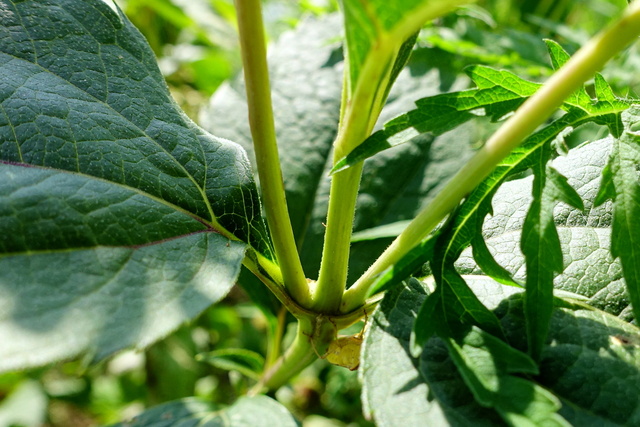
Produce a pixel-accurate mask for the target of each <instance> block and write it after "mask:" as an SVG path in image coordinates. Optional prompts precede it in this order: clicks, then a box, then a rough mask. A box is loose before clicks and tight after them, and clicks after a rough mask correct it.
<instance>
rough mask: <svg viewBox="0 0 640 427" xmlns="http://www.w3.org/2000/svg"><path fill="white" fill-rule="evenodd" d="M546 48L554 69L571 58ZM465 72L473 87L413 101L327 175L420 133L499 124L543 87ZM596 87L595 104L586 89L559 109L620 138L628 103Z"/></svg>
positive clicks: (504, 74) (478, 69)
mask: <svg viewBox="0 0 640 427" xmlns="http://www.w3.org/2000/svg"><path fill="white" fill-rule="evenodd" d="M547 46H548V49H549V54H550V56H551V60H552V63H553V65H554V67H559V66H561V65H562V64H564V62H566V60H568V58H569V55H568V54H567V53H566V52H565V51H564V50H563V49H562V47H561V46H560V45H558V44H557V43H556V42H553V41H551V40H547ZM466 71H467V74H469V77H471V79H472V80H473V82H474V83H475V84H476V86H477V89H471V90H466V91H462V92H456V93H449V94H443V95H437V96H434V97H429V98H424V99H420V100H418V101H416V107H417V108H416V109H414V110H412V111H409V112H407V113H405V114H402V115H400V116H398V117H396V118H394V119H393V120H391V121H389V122H387V123H386V124H385V125H384V128H383V129H382V130H379V131H377V132H375V133H374V134H373V135H371V136H370V137H369V138H367V139H366V140H365V141H364V142H363V143H362V144H360V145H359V146H358V147H356V148H355V149H353V150H352V151H351V152H350V153H349V154H347V155H346V156H345V157H343V158H342V159H340V160H338V161H337V162H336V163H335V165H334V167H333V169H332V171H331V172H332V173H336V172H339V171H342V170H344V169H347V168H349V167H351V166H352V165H354V164H357V163H359V162H361V161H363V160H365V159H367V158H369V157H372V156H373V155H375V154H377V153H379V152H381V151H384V150H386V149H388V148H391V147H396V146H398V145H402V144H404V143H407V142H408V141H411V139H413V138H415V137H417V136H418V135H422V134H432V135H440V134H442V133H444V132H446V131H448V130H450V129H453V128H455V127H457V126H459V125H460V124H462V123H464V122H466V121H468V120H471V119H472V118H474V117H478V116H487V117H490V118H491V119H492V120H493V121H497V120H499V119H501V118H502V117H504V116H505V115H506V114H508V113H510V112H512V111H515V110H516V109H517V108H518V107H519V106H520V105H521V104H522V103H523V102H524V101H525V100H526V99H527V98H528V97H530V96H531V95H533V94H534V93H535V92H536V90H538V88H540V86H541V85H540V84H538V83H532V82H529V81H526V80H524V79H522V78H520V77H518V76H516V75H515V74H513V73H511V72H509V71H504V70H501V71H498V70H493V69H491V68H489V67H484V66H472V67H468V68H467V70H466ZM601 83H602V82H601ZM600 87H601V90H602V91H603V92H602V95H603V96H602V98H600V97H598V101H599V102H595V103H594V102H593V101H592V100H591V98H590V97H589V95H588V94H587V92H586V90H585V89H584V88H581V89H580V90H578V91H577V92H576V93H575V94H573V95H571V96H570V97H569V98H568V99H567V100H566V101H565V104H564V105H563V107H562V108H563V109H565V110H567V111H568V112H573V113H574V114H576V115H580V116H584V118H585V119H586V117H589V120H588V121H594V122H595V123H598V124H602V125H606V126H608V127H609V128H610V129H611V131H612V133H614V134H616V135H618V134H619V132H618V133H616V129H621V124H620V123H619V117H618V116H617V115H616V114H617V113H619V112H620V111H623V110H625V109H626V108H628V107H629V105H630V103H629V102H625V101H623V100H621V99H618V98H617V97H615V96H612V95H611V94H608V93H607V92H606V90H605V89H604V88H603V87H602V84H600ZM575 110H579V111H575ZM565 120H566V119H565Z"/></svg>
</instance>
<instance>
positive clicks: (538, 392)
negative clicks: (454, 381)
mask: <svg viewBox="0 0 640 427" xmlns="http://www.w3.org/2000/svg"><path fill="white" fill-rule="evenodd" d="M443 341H444V343H445V346H446V347H447V349H448V351H449V356H450V357H451V359H452V360H453V362H454V364H455V365H456V368H457V369H458V371H459V372H460V375H461V376H462V378H463V380H464V382H465V384H466V385H467V386H468V387H469V389H470V390H471V392H472V393H473V395H474V398H475V400H476V402H478V403H480V404H481V405H482V406H485V407H492V408H495V409H496V411H497V412H498V413H499V414H500V416H501V417H502V418H503V419H504V420H505V421H506V422H507V423H509V424H511V425H516V426H535V425H550V426H551V425H555V426H568V424H567V422H566V421H565V420H564V419H563V418H562V417H560V416H558V415H557V413H556V412H557V411H558V409H560V407H561V405H560V401H559V399H558V398H556V397H555V396H554V395H553V394H552V393H549V392H548V391H546V390H544V389H543V388H542V387H540V386H538V385H536V384H534V383H532V382H531V381H528V380H526V379H524V378H519V377H517V376H514V375H511V374H518V373H521V374H532V375H537V374H538V373H539V372H538V367H537V366H536V364H535V362H534V361H533V360H532V359H530V358H529V357H528V356H527V355H526V354H525V353H522V352H520V351H518V350H516V349H514V348H513V347H510V346H509V345H508V344H505V343H504V341H502V340H499V339H497V338H495V337H493V336H492V335H490V334H487V333H486V332H484V331H482V330H480V329H477V328H473V329H472V330H471V331H470V332H469V333H468V334H467V335H466V336H465V337H464V338H463V339H462V340H461V342H457V341H456V340H453V339H451V338H444V339H443Z"/></svg>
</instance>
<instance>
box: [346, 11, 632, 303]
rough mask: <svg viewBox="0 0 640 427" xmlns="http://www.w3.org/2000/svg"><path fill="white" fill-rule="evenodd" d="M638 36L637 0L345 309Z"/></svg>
mask: <svg viewBox="0 0 640 427" xmlns="http://www.w3.org/2000/svg"><path fill="white" fill-rule="evenodd" d="M639 34H640V2H638V1H636V2H634V3H632V4H630V5H629V7H628V8H627V9H626V11H625V12H624V14H623V15H622V17H621V18H620V19H618V20H617V21H616V22H615V23H613V24H612V25H611V26H610V27H609V28H607V29H606V30H604V31H603V32H601V33H599V34H598V35H596V36H595V37H593V38H592V39H591V40H590V41H589V42H588V43H587V44H586V45H585V46H583V47H582V48H581V49H580V50H579V51H578V52H577V53H576V54H575V55H574V56H573V57H572V58H571V59H570V60H569V61H568V62H567V63H566V64H565V66H564V67H562V68H561V69H560V70H558V72H556V73H555V74H554V75H553V76H552V77H551V78H550V79H549V80H548V81H547V82H546V83H545V84H544V85H543V86H542V87H541V88H540V89H539V90H538V91H537V92H536V93H535V94H534V95H533V96H532V97H531V98H529V99H528V100H527V101H526V102H525V103H524V104H523V105H522V106H521V107H520V108H519V109H518V110H517V111H516V113H515V114H514V115H513V116H512V117H511V118H510V119H508V120H507V121H506V122H505V123H504V125H502V126H501V127H500V129H498V131H497V132H496V133H495V134H493V135H492V136H491V138H490V139H489V140H488V141H487V143H486V144H485V145H484V146H483V147H482V148H481V149H480V150H478V152H477V153H476V154H475V155H474V157H473V158H472V159H471V160H469V162H468V163H467V164H466V165H465V166H464V167H463V168H462V169H461V170H460V171H459V172H458V173H457V174H456V175H455V176H454V177H453V178H452V179H451V180H450V181H449V183H448V184H447V185H446V186H445V187H444V188H443V189H442V190H441V191H440V192H439V193H438V194H437V195H436V197H435V198H434V199H433V201H432V202H431V203H430V204H429V205H428V206H427V207H426V208H425V209H424V210H423V211H421V212H420V213H419V214H418V216H417V217H416V218H415V219H414V220H413V221H412V222H411V223H410V224H409V225H408V226H407V228H406V229H405V230H404V231H403V232H402V233H401V234H400V235H399V236H398V237H397V238H396V239H395V240H394V241H393V243H392V244H391V245H390V246H389V247H388V248H387V250H385V252H384V253H383V254H382V255H381V256H380V257H379V258H378V259H377V260H376V262H375V263H374V264H373V265H372V266H371V267H370V268H369V269H368V270H367V271H366V272H365V273H364V274H363V275H362V276H361V277H360V278H359V279H358V280H357V281H356V283H355V284H354V285H353V286H352V287H351V288H350V289H348V290H347V291H346V292H345V294H344V297H343V300H342V305H341V311H342V312H345V313H347V312H350V311H352V310H354V309H355V308H357V307H359V306H360V305H362V304H363V303H364V301H365V300H366V298H367V296H368V293H369V290H370V288H371V286H372V285H373V284H374V282H375V279H376V277H378V276H379V275H380V274H382V273H383V272H384V271H385V270H386V269H387V268H389V267H391V266H392V265H394V264H396V263H397V262H398V261H399V260H400V259H401V258H402V257H403V256H404V255H406V254H407V253H408V252H409V251H410V250H411V249H412V248H414V247H415V246H417V245H418V244H419V243H420V242H421V241H422V240H424V238H426V237H427V236H428V235H429V233H431V231H433V229H434V228H435V227H436V226H437V225H438V224H439V223H440V221H442V220H443V219H444V218H445V217H446V216H447V215H448V214H449V212H451V211H452V210H453V209H454V208H455V207H456V206H457V205H458V204H459V203H460V201H462V199H463V198H464V197H466V195H467V194H469V192H471V190H473V188H475V186H476V185H478V184H479V183H480V182H481V181H482V180H483V179H484V178H486V177H487V175H488V174H489V173H491V171H492V170H493V169H494V168H495V167H496V166H497V165H498V164H499V163H500V161H502V159H504V158H505V157H506V156H507V155H508V154H509V153H510V152H511V150H513V149H514V148H515V147H517V146H518V145H519V144H520V142H522V140H524V139H525V138H526V137H527V136H528V135H529V134H531V133H532V132H533V131H535V129H536V128H537V127H538V126H539V125H541V124H542V123H544V122H545V121H546V120H547V119H548V118H549V117H550V116H551V114H553V112H555V111H556V110H557V109H558V108H559V107H560V106H561V105H562V103H563V101H564V100H565V99H566V98H567V97H569V96H570V95H571V94H572V93H573V92H574V91H576V90H578V89H579V88H580V87H581V86H582V85H583V84H584V82H585V81H587V80H588V79H589V78H591V77H592V76H593V75H594V74H595V73H596V72H597V71H598V70H600V69H601V68H602V67H603V66H604V64H605V63H606V62H607V61H608V60H609V59H611V58H612V57H613V56H614V55H615V54H616V53H618V52H620V51H621V50H622V49H623V48H625V47H626V46H627V45H628V44H629V43H631V42H632V41H633V40H634V39H635V38H636V37H638V35H639Z"/></svg>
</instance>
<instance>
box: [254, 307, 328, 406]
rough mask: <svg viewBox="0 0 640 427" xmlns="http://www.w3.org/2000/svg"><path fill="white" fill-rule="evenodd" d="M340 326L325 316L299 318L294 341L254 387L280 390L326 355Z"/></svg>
mask: <svg viewBox="0 0 640 427" xmlns="http://www.w3.org/2000/svg"><path fill="white" fill-rule="evenodd" d="M335 335H336V327H335V326H334V325H333V324H332V323H331V322H330V321H329V320H328V319H327V318H324V317H322V316H320V317H318V318H313V317H305V318H301V319H299V321H298V331H297V333H296V337H295V339H294V341H293V343H292V344H291V345H290V346H289V348H288V349H287V351H286V352H285V354H284V355H282V357H281V358H280V359H278V360H277V361H276V363H275V364H274V365H273V366H272V367H271V368H270V369H269V370H268V371H267V372H265V375H264V377H263V378H262V379H261V380H260V382H259V383H258V384H256V386H255V387H254V388H253V389H252V390H251V392H250V394H258V393H261V392H262V391H264V390H265V389H267V390H276V389H278V388H280V387H281V386H283V385H284V384H286V383H287V382H288V381H289V380H290V379H291V378H293V377H294V376H295V375H297V374H298V373H300V371H302V370H303V369H304V368H306V367H307V366H309V365H310V364H311V363H313V361H315V360H316V359H317V358H318V357H320V356H322V355H323V354H324V353H325V352H326V350H327V347H328V345H329V343H330V342H331V341H332V340H333V339H334V338H335Z"/></svg>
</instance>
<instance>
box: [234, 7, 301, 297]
mask: <svg viewBox="0 0 640 427" xmlns="http://www.w3.org/2000/svg"><path fill="white" fill-rule="evenodd" d="M235 5H236V11H237V15H238V28H239V33H240V45H241V48H242V49H241V50H242V63H243V66H244V78H245V83H246V90H247V103H248V106H249V124H250V126H251V135H252V137H253V144H254V147H255V153H256V162H257V166H258V175H259V177H260V188H261V190H262V198H263V202H264V209H265V214H266V217H267V223H268V224H269V229H270V231H271V238H272V240H273V244H274V247H275V252H276V257H277V259H278V264H279V266H280V269H281V270H282V277H283V280H284V285H285V288H286V289H287V291H288V292H289V293H290V294H291V296H292V297H293V299H294V300H295V301H296V302H298V304H300V305H302V306H305V307H306V306H308V305H309V303H310V294H309V286H308V284H307V281H306V278H305V275H304V272H303V270H302V264H301V263H300V257H299V255H298V250H297V248H296V242H295V239H294V237H293V229H292V228H291V221H290V219H289V212H288V209H287V200H286V197H285V191H284V183H283V180H282V171H281V169H280V159H279V157H278V146H277V143H276V132H275V125H274V121H273V109H272V105H271V89H270V84H269V71H268V69H267V53H266V43H265V37H264V25H263V23H262V10H261V6H260V0H235Z"/></svg>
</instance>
